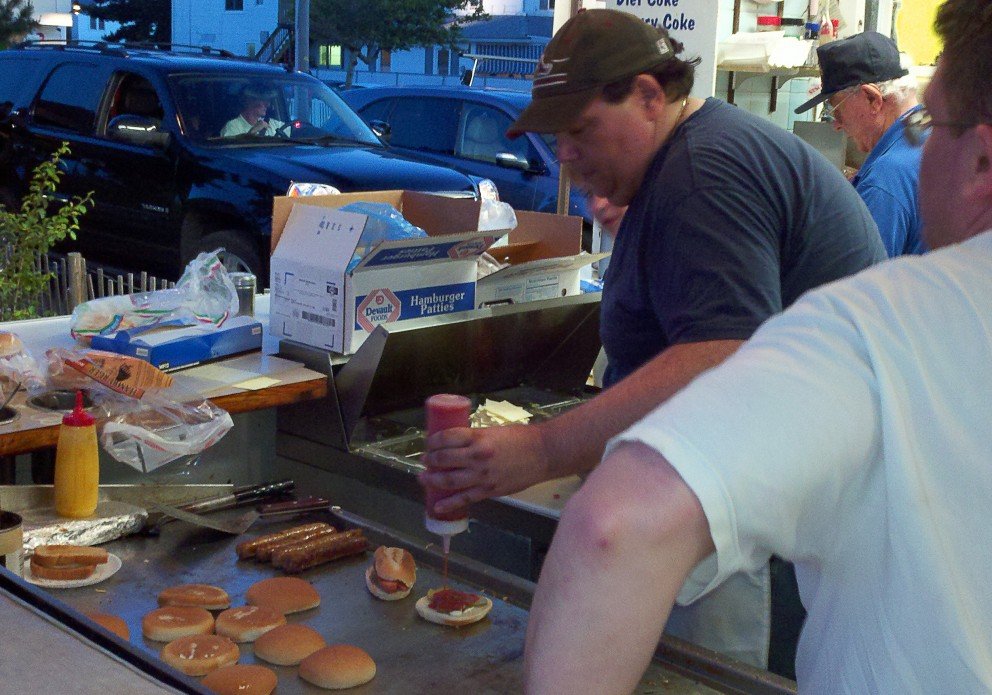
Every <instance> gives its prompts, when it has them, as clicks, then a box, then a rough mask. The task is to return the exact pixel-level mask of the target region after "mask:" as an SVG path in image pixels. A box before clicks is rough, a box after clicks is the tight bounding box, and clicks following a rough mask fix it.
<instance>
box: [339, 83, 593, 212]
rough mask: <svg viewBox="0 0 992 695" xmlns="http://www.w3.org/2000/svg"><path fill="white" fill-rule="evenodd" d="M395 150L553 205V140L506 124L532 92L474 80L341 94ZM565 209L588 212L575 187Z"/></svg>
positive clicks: (525, 205)
mask: <svg viewBox="0 0 992 695" xmlns="http://www.w3.org/2000/svg"><path fill="white" fill-rule="evenodd" d="M341 98H342V99H344V100H345V102H347V103H348V104H349V105H350V106H351V107H352V108H354V109H355V111H357V112H358V113H359V115H361V117H362V118H364V119H365V122H366V123H369V124H370V125H371V126H372V129H373V130H377V131H378V132H380V133H381V134H382V135H383V137H384V139H385V140H386V141H387V142H388V143H389V146H390V148H391V149H392V151H394V152H399V153H401V154H403V155H405V156H408V157H417V158H418V159H420V160H421V161H423V162H429V163H431V164H441V165H444V166H449V167H451V168H452V169H457V170H458V171H461V172H463V173H466V174H471V175H475V176H484V177H486V178H489V179H492V180H493V181H495V182H496V186H497V187H498V188H499V192H500V199H501V200H503V201H505V202H507V203H510V205H512V206H513V207H515V208H517V209H519V210H537V211H539V212H556V211H557V209H558V176H559V167H558V159H557V155H556V151H555V150H556V148H555V139H554V137H553V136H550V135H538V134H536V133H525V134H524V135H521V136H520V137H518V138H516V139H514V140H511V139H509V138H507V137H506V130H507V128H509V127H510V124H511V123H513V121H514V120H516V118H517V116H519V115H520V112H521V111H523V110H524V109H525V108H526V107H527V105H528V104H529V103H530V94H525V93H523V92H512V91H508V90H483V89H477V88H471V87H366V88H364V89H352V90H347V91H344V92H342V93H341ZM568 211H569V214H571V215H578V216H580V217H582V218H583V219H585V221H586V222H587V223H588V224H587V227H588V226H591V224H592V216H591V215H590V213H589V210H588V209H587V207H586V200H585V197H584V196H583V195H582V194H581V193H579V192H578V191H577V190H576V189H575V188H574V187H573V188H572V189H571V192H570V194H569V210H568Z"/></svg>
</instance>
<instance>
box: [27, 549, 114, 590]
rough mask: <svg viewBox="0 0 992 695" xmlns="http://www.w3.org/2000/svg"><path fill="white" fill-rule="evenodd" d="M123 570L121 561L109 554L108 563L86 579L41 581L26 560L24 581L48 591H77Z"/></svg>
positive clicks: (97, 567)
mask: <svg viewBox="0 0 992 695" xmlns="http://www.w3.org/2000/svg"><path fill="white" fill-rule="evenodd" d="M120 568H121V559H120V558H119V557H117V556H116V555H114V554H113V553H107V561H106V562H104V563H103V564H102V565H97V566H96V569H95V570H94V571H93V574H91V575H90V576H88V577H86V578H85V579H41V578H39V577H35V576H34V575H33V574H31V561H30V560H29V559H28V558H25V559H24V579H26V580H27V581H29V582H31V583H32V584H37V585H38V586H43V587H45V588H46V589H75V588H76V587H77V586H89V585H90V584H98V583H100V582H102V581H103V580H104V579H107V578H108V577H112V576H113V575H114V574H115V573H116V572H117V570H119V569H120Z"/></svg>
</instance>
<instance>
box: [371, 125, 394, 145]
mask: <svg viewBox="0 0 992 695" xmlns="http://www.w3.org/2000/svg"><path fill="white" fill-rule="evenodd" d="M369 128H371V129H372V132H373V133H375V134H376V135H378V136H379V137H380V138H381V139H382V140H383V141H385V142H389V136H390V135H392V134H393V127H392V126H391V125H389V124H388V123H387V122H386V121H378V120H376V121H369Z"/></svg>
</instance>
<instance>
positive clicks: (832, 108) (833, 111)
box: [823, 90, 858, 123]
mask: <svg viewBox="0 0 992 695" xmlns="http://www.w3.org/2000/svg"><path fill="white" fill-rule="evenodd" d="M857 93H858V92H857V90H855V91H853V92H848V93H847V96H846V97H844V98H843V99H841V100H840V103H839V104H837V105H834V104H831V103H830V101H829V100H828V101H825V102H824V103H823V115H824V116H825V117H826V118H829V119H830V120H832V121H837V122H838V123H840V122H841V117H840V113H838V109H840V107H841V106H843V105H844V102H845V101H847V100H848V99H850V98H851V97H853V96H854V95H855V94H857Z"/></svg>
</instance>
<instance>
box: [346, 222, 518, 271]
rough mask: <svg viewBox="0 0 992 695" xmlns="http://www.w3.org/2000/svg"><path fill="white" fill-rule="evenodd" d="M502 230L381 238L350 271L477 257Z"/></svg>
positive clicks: (493, 241) (494, 240)
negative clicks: (437, 235) (436, 235)
mask: <svg viewBox="0 0 992 695" xmlns="http://www.w3.org/2000/svg"><path fill="white" fill-rule="evenodd" d="M504 233H505V232H465V233H462V234H449V235H447V236H443V237H422V238H419V239H401V240H399V241H383V242H381V243H380V244H379V245H378V246H376V247H375V248H374V249H372V251H370V252H369V253H368V254H367V255H366V256H365V258H363V259H362V260H361V262H360V263H359V264H358V265H357V266H356V267H355V270H354V271H352V272H358V271H360V270H364V269H366V268H385V267H401V266H404V265H410V264H414V263H417V264H420V263H430V262H434V261H449V260H465V259H468V258H475V257H478V256H479V255H480V254H482V252H484V251H485V250H486V249H488V248H489V247H490V246H492V245H493V243H495V242H496V240H497V239H498V238H499V237H500V236H502V234H504Z"/></svg>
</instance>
